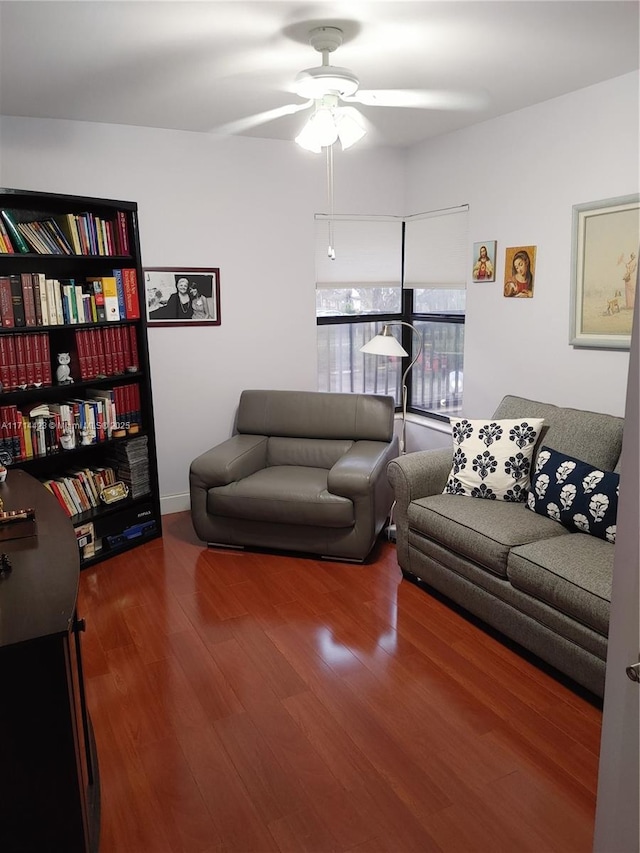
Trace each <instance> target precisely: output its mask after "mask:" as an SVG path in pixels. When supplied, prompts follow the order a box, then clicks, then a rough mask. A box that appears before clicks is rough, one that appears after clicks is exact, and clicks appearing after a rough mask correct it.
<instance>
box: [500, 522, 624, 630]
mask: <svg viewBox="0 0 640 853" xmlns="http://www.w3.org/2000/svg"><path fill="white" fill-rule="evenodd" d="M558 526H559V525H558ZM614 551H615V549H614V547H613V545H611V544H609V543H608V542H604V541H602V540H600V539H596V538H594V537H593V536H587V535H586V534H584V533H572V534H569V535H568V536H555V537H553V538H552V539H545V540H542V541H539V542H531V543H530V544H528V545H520V546H518V547H516V548H514V549H513V550H512V551H511V553H510V554H509V559H508V563H507V575H508V577H509V580H510V581H511V583H512V585H513V586H514V587H515V588H516V589H519V590H521V591H522V592H525V593H527V594H528V595H531V596H533V597H534V598H537V599H538V600H539V601H543V602H545V603H546V604H549V605H551V606H552V607H555V608H556V609H557V610H559V611H560V612H561V613H564V614H566V615H567V616H570V617H571V618H573V619H577V620H578V621H579V622H581V623H582V624H583V625H587V626H588V627H589V628H592V629H593V630H594V631H597V632H598V633H599V634H601V635H602V636H604V637H606V636H607V632H608V626H609V610H610V606H611V577H612V572H613V555H614Z"/></svg>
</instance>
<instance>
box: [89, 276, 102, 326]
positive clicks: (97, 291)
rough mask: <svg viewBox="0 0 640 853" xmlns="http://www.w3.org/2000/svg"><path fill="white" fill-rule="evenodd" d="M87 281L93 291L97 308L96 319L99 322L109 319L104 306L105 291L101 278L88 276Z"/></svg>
mask: <svg viewBox="0 0 640 853" xmlns="http://www.w3.org/2000/svg"><path fill="white" fill-rule="evenodd" d="M87 282H88V283H89V286H90V288H91V290H92V291H93V297H94V304H95V310H96V319H97V322H98V323H104V321H105V320H106V319H107V312H106V309H105V306H104V293H103V292H102V279H101V278H88V279H87Z"/></svg>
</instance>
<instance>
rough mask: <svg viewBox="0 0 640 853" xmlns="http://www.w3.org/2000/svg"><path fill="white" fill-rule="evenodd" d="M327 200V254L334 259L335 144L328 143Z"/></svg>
mask: <svg viewBox="0 0 640 853" xmlns="http://www.w3.org/2000/svg"><path fill="white" fill-rule="evenodd" d="M327 201H328V203H329V222H328V225H329V246H328V248H327V255H328V256H329V258H330V259H331V260H332V261H335V259H336V250H335V249H334V248H333V145H327Z"/></svg>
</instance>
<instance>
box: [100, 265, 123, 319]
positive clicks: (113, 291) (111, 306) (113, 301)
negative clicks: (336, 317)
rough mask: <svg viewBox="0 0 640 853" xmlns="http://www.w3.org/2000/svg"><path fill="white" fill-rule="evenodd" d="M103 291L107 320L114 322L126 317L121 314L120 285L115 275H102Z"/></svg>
mask: <svg viewBox="0 0 640 853" xmlns="http://www.w3.org/2000/svg"><path fill="white" fill-rule="evenodd" d="M102 293H103V295H104V309H105V314H106V319H107V321H112V322H113V321H117V320H121V319H124V318H123V317H121V316H120V303H119V301H118V287H117V284H116V280H115V277H114V276H112V275H105V276H103V277H102Z"/></svg>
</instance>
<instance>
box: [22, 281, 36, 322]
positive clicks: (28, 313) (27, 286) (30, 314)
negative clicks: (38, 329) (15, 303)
mask: <svg viewBox="0 0 640 853" xmlns="http://www.w3.org/2000/svg"><path fill="white" fill-rule="evenodd" d="M20 285H21V287H22V302H23V304H24V324H25V326H35V325H36V324H37V323H36V300H35V296H34V293H33V279H32V277H31V273H30V272H23V273H20Z"/></svg>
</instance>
